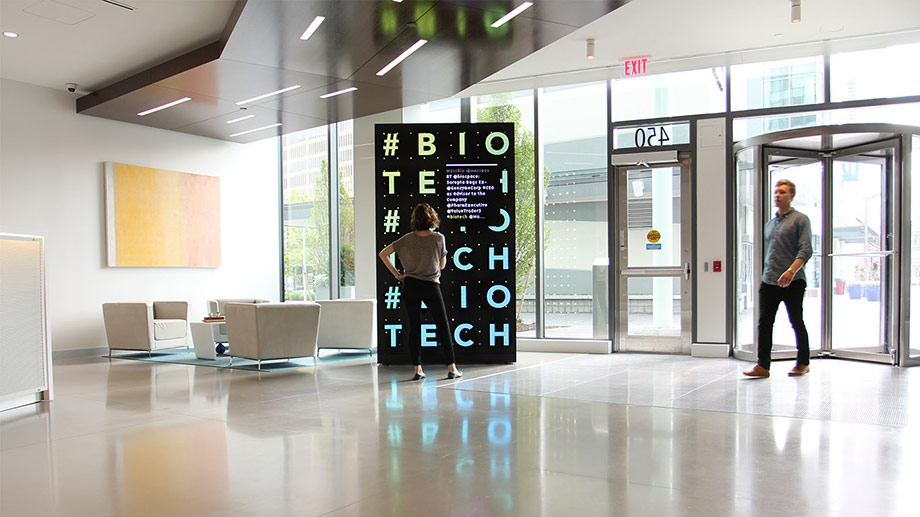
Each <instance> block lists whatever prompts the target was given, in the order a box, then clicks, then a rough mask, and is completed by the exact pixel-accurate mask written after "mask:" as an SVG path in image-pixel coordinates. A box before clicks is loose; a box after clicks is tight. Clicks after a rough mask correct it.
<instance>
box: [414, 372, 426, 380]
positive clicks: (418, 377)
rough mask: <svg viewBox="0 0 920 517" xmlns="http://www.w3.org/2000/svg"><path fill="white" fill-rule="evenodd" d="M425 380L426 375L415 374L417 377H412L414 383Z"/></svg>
mask: <svg viewBox="0 0 920 517" xmlns="http://www.w3.org/2000/svg"><path fill="white" fill-rule="evenodd" d="M424 378H425V374H424V373H417V374H415V375H414V376H413V377H412V380H413V381H420V380H422V379H424Z"/></svg>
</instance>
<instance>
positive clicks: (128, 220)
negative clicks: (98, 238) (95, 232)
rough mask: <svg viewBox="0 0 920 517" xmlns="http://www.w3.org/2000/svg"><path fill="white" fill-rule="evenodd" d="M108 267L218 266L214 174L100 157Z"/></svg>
mask: <svg viewBox="0 0 920 517" xmlns="http://www.w3.org/2000/svg"><path fill="white" fill-rule="evenodd" d="M105 226H106V256H107V260H108V262H107V263H108V265H109V266H110V267H203V268H216V267H219V266H220V178H218V177H216V176H205V175H202V174H188V173H184V172H176V171H167V170H161V169H151V168H149V167H140V166H137V165H125V164H122V163H113V162H105Z"/></svg>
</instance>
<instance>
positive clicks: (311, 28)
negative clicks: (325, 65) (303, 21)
mask: <svg viewBox="0 0 920 517" xmlns="http://www.w3.org/2000/svg"><path fill="white" fill-rule="evenodd" d="M325 19H326V17H325V16H317V17H316V18H313V21H312V22H311V23H310V26H309V27H307V30H305V31H303V34H301V35H300V39H302V40H308V39H310V36H312V35H313V33H314V32H316V29H318V28H319V24H321V23H323V20H325Z"/></svg>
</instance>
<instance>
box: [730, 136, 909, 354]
mask: <svg viewBox="0 0 920 517" xmlns="http://www.w3.org/2000/svg"><path fill="white" fill-rule="evenodd" d="M873 132H877V133H880V134H881V135H880V138H879V139H878V140H875V141H873V142H868V143H865V144H860V145H856V146H849V147H841V148H839V149H834V150H832V151H804V150H801V149H790V148H784V147H782V145H778V144H780V143H781V142H782V141H785V140H789V139H793V138H798V137H806V136H815V135H823V136H826V135H833V134H846V133H873ZM915 135H920V128H917V127H911V126H899V125H894V124H845V125H840V126H820V127H811V128H802V129H794V130H787V131H782V132H777V133H769V134H765V135H761V136H758V137H753V138H750V139H747V140H744V141H741V142H737V143H736V144H735V145H734V147H733V150H732V157H733V167H732V171H733V174H734V175H736V174H737V164H738V158H737V157H738V155H739V154H740V153H741V152H742V151H744V150H746V149H752V150H753V158H754V164H753V173H754V183H753V190H754V192H753V199H754V200H755V202H760V203H764V200H765V199H766V198H765V197H764V194H765V193H764V185H765V183H766V182H767V181H768V180H769V178H768V177H767V176H768V175H767V174H766V173H767V172H768V171H767V170H766V169H767V163H768V162H767V161H766V158H767V156H766V154H765V153H766V148H771V149H777V148H778V149H781V150H782V152H783V153H784V154H786V155H790V154H793V153H797V152H800V153H803V155H800V156H803V157H804V154H810V155H812V156H814V155H815V154H817V155H819V156H821V158H822V159H823V160H824V163H823V167H824V178H823V180H822V185H823V194H822V203H823V207H822V217H824V220H825V221H826V223H825V224H826V225H827V226H829V227H831V228H832V225H833V220H832V215H833V214H832V208H833V204H832V203H833V198H832V196H833V193H832V183H833V175H832V170H833V169H832V167H833V161H834V159H838V158H845V157H846V156H851V155H854V154H859V153H860V152H868V151H871V150H877V149H883V148H892V147H893V148H894V153H893V154H892V155H891V156H888V157H887V160H886V161H887V163H886V169H887V170H886V175H887V185H886V186H885V191H886V192H885V195H887V196H888V199H887V205H886V218H887V222H888V224H889V228H888V231H886V232H885V233H886V234H887V235H886V240H887V241H888V245H887V249H888V251H886V252H885V253H879V255H885V256H888V257H890V258H889V259H888V260H889V261H890V262H889V264H888V269H889V278H888V280H887V282H886V285H884V286H882V288H884V289H887V292H884V294H882V293H880V295H883V296H885V301H884V303H888V304H889V307H888V322H887V324H886V322H882V325H883V326H884V329H885V332H886V333H887V339H888V342H889V343H890V345H891V347H892V353H891V356H890V358H887V357H886V356H885V355H884V354H877V353H871V352H859V351H853V350H834V349H833V348H832V344H831V340H832V336H831V335H830V328H831V323H832V321H831V317H832V314H831V303H832V302H831V301H830V300H827V299H826V298H830V297H831V294H830V293H831V290H830V289H831V283H832V282H831V281H832V280H833V253H828V251H829V250H830V249H831V244H832V243H833V234H832V233H830V232H823V235H822V255H823V257H822V258H823V264H822V271H821V280H822V282H823V285H824V287H823V288H822V290H821V296H822V317H821V320H822V323H821V324H822V327H821V333H822V345H821V352H820V353H818V354H815V353H813V354H812V355H822V356H825V355H826V356H829V357H839V358H848V359H858V360H862V361H869V362H879V363H887V364H892V365H895V366H916V365H920V357H918V358H911V356H910V335H909V332H910V325H909V323H910V301H911V300H910V271H911V269H910V267H911V265H910V260H911V252H912V250H911V213H910V206H911V205H910V203H911V199H910V196H911V178H910V174H911V153H912V150H911V144H912V138H913V137H914V136H915ZM733 204H734V205H735V209H736V210H737V200H733ZM766 213H767V211H766V210H763V209H761V210H756V209H755V210H754V218H755V221H754V232H755V235H754V243H753V244H754V257H755V260H754V264H753V266H754V275H755V276H754V279H755V281H758V279H759V278H760V276H761V274H762V271H763V242H762V241H763V226H764V223H765V220H764V215H765V214H766ZM822 230H823V229H822ZM738 238H739V236H738V232H737V230H736V231H735V232H734V235H733V236H732V241H733V249H737V246H738ZM731 282H732V287H731V292H732V313H733V315H734V316H733V318H737V314H738V305H737V304H738V301H737V282H738V280H737V279H736V278H734V275H732V278H731ZM753 309H754V314H755V315H756V314H758V313H759V300H758V297H757V296H756V295H755V296H754V305H753ZM755 325H756V321H755ZM733 327H734V331H733V341H734V343H733V345H732V353H733V355H735V356H736V357H738V358H741V359H749V360H756V347H757V332H756V327H755V329H754V344H753V347H754V348H753V351H747V350H742V349H741V348H740V346H741V345H740V344H739V343H738V336H739V332H740V329H739V326H738V325H737V324H736V323H735V324H733ZM787 356H788V358H794V357H795V352H794V351H782V352H775V351H774V352H773V359H783V358H787Z"/></svg>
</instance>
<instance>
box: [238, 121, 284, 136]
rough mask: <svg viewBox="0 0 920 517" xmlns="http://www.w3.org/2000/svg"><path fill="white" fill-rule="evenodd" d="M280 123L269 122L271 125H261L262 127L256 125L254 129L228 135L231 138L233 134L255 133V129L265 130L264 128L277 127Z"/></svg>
mask: <svg viewBox="0 0 920 517" xmlns="http://www.w3.org/2000/svg"><path fill="white" fill-rule="evenodd" d="M280 125H281V122H278V123H277V124H271V125H269V126H262V127H257V128H255V129H250V130H249V131H241V132H239V133H233V134H232V135H230V138H233V137H235V136H243V135H248V134H249V133H255V132H256V131H262V130H265V129H271V128H273V127H278V126H280Z"/></svg>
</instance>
